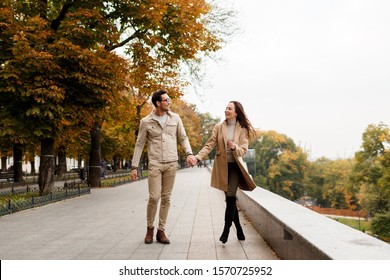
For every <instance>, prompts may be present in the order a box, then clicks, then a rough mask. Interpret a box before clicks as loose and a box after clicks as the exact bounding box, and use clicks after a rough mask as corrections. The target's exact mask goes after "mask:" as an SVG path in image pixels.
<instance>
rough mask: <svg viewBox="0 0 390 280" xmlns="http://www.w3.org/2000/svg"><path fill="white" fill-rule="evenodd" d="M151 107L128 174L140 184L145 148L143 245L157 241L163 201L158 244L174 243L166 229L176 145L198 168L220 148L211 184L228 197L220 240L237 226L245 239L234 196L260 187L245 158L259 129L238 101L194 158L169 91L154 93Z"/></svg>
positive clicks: (239, 236) (143, 120)
mask: <svg viewBox="0 0 390 280" xmlns="http://www.w3.org/2000/svg"><path fill="white" fill-rule="evenodd" d="M152 103H153V105H154V107H155V109H154V110H153V111H152V112H151V113H150V114H149V115H148V116H146V117H144V118H143V119H142V120H141V123H140V126H139V133H138V137H137V141H136V144H135V148H134V155H133V161H132V166H131V173H130V176H131V178H132V179H133V180H137V178H138V165H139V161H140V158H141V154H142V151H143V148H144V146H145V144H147V149H148V160H149V163H148V188H149V200H148V205H147V211H146V218H147V232H146V236H145V243H147V244H150V243H152V242H153V236H154V220H155V216H156V213H157V205H158V202H159V201H160V199H161V204H160V209H159V221H158V227H157V233H156V240H157V241H158V242H160V243H163V244H170V240H169V239H168V238H167V237H166V235H165V232H164V229H165V224H166V220H167V216H168V211H169V207H170V197H171V193H172V189H173V185H174V181H175V175H176V170H177V167H178V166H177V165H178V164H177V161H178V153H177V141H179V142H180V144H181V145H182V147H183V148H184V150H185V152H186V154H187V159H186V161H187V164H188V165H189V166H195V165H196V164H197V163H198V161H201V160H203V158H205V157H206V156H207V155H208V154H209V153H210V152H211V151H212V150H213V148H214V147H215V146H216V149H217V150H216V156H215V158H214V165H213V170H212V174H211V186H212V187H215V188H217V189H220V190H222V191H224V192H225V195H226V210H225V226H224V229H223V232H222V235H221V237H220V239H219V240H220V241H221V242H222V243H226V242H227V240H228V236H229V231H230V227H231V226H232V224H233V223H234V225H235V227H236V230H237V238H238V239H239V240H245V235H244V232H243V230H242V227H241V225H240V221H239V216H238V211H237V207H236V193H237V189H238V188H241V189H243V190H248V191H251V190H253V189H254V188H255V187H256V185H255V183H254V182H253V180H252V179H251V178H250V176H249V174H248V172H247V171H246V169H245V167H244V164H243V160H242V157H243V155H244V154H245V153H246V152H247V150H248V145H249V139H250V137H252V136H254V135H255V130H254V128H253V127H252V125H251V123H250V121H249V120H248V118H247V116H246V114H245V112H244V109H243V107H242V105H241V104H240V103H239V102H237V101H231V102H229V104H228V105H227V106H226V109H225V120H224V121H223V122H221V123H219V124H217V125H216V126H215V127H214V128H213V132H212V136H211V137H210V139H209V140H208V141H207V142H206V143H205V145H204V146H203V148H202V149H201V150H200V151H199V152H198V153H197V154H196V155H193V153H192V149H191V146H190V143H189V140H188V137H187V135H186V132H185V129H184V126H183V123H182V120H181V118H180V117H179V115H178V114H176V113H173V112H171V111H170V110H169V107H170V104H171V99H170V98H169V96H168V94H167V92H166V91H164V90H159V91H156V92H154V93H153V95H152Z"/></svg>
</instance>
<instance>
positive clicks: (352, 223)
mask: <svg viewBox="0 0 390 280" xmlns="http://www.w3.org/2000/svg"><path fill="white" fill-rule="evenodd" d="M334 219H335V220H337V221H339V222H340V223H342V224H344V225H347V226H349V227H351V228H354V229H357V230H360V231H362V232H366V233H369V232H371V222H370V221H366V220H365V219H360V220H358V219H348V218H334Z"/></svg>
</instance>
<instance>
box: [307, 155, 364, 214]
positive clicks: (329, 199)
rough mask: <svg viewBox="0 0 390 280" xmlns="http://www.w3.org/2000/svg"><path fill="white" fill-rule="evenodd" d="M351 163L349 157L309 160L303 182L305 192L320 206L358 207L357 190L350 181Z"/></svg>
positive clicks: (354, 208) (352, 162) (353, 208)
mask: <svg viewBox="0 0 390 280" xmlns="http://www.w3.org/2000/svg"><path fill="white" fill-rule="evenodd" d="M353 165H354V161H353V160H351V159H338V160H330V159H327V158H324V157H322V158H319V159H317V160H315V161H313V162H310V165H309V168H308V170H307V172H306V176H305V182H304V185H305V193H306V194H307V195H309V196H310V197H312V198H314V199H315V200H316V201H317V203H318V204H319V205H321V206H322V207H334V208H337V209H352V210H356V209H358V208H359V205H358V201H357V195H358V190H357V189H356V188H354V187H353V185H352V183H351V181H350V178H351V173H352V168H353Z"/></svg>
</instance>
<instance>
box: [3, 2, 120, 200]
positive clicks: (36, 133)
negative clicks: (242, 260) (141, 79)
mask: <svg viewBox="0 0 390 280" xmlns="http://www.w3.org/2000/svg"><path fill="white" fill-rule="evenodd" d="M95 2H96V3H99V2H100V1H95ZM7 3H8V4H9V5H10V6H8V7H12V8H13V9H12V11H13V12H14V13H13V14H11V20H10V21H8V25H6V27H5V29H6V30H10V29H11V28H12V27H13V25H16V26H18V29H16V33H14V36H13V40H14V41H13V44H12V45H9V48H10V53H12V55H11V56H9V57H8V58H7V60H6V61H5V62H4V63H3V64H2V68H1V73H0V75H1V78H2V79H1V80H2V84H1V86H2V87H1V89H2V91H1V92H2V95H1V97H0V104H1V106H2V109H3V110H2V116H3V118H2V128H3V129H2V134H3V135H7V136H8V137H9V138H10V139H11V141H13V142H14V143H15V144H23V143H24V142H26V141H30V140H31V139H37V140H39V141H41V165H40V172H39V186H40V192H41V193H47V192H50V191H51V188H52V186H53V172H54V161H53V160H54V143H55V139H56V138H57V137H59V135H61V134H62V133H63V132H64V130H66V129H67V128H69V127H72V126H75V125H78V124H81V125H82V126H84V127H90V128H93V127H95V126H94V124H95V122H96V121H99V120H100V119H101V118H104V112H105V108H106V107H107V106H109V105H111V104H113V102H114V101H115V100H116V96H118V94H119V93H120V92H121V90H122V89H123V85H124V82H123V81H124V74H125V73H126V70H125V69H126V67H127V64H126V62H125V61H124V59H122V58H119V57H118V56H117V55H116V54H113V53H110V52H108V51H107V50H106V49H105V48H104V45H105V44H106V42H107V40H110V38H111V33H109V32H107V30H108V28H107V21H104V20H103V18H102V14H100V13H98V12H96V11H97V10H96V9H95V8H96V6H94V5H91V4H93V3H92V2H91V1H83V2H82V3H79V4H77V5H76V4H75V3H76V2H73V1H69V2H65V3H62V2H58V1H50V4H48V1H31V2H30V1H18V2H13V1H9V2H7ZM7 3H6V4H7ZM35 4H36V5H35ZM102 5H103V3H101V5H100V7H103V6H102ZM66 14H68V15H69V16H68V17H65V15H66ZM54 16H56V17H54ZM99 20H101V22H103V24H101V25H100V26H95V27H92V26H93V25H95V23H96V22H99ZM9 22H11V23H9ZM103 26H105V27H106V29H105V30H106V32H105V33H101V32H102V30H103ZM98 164H99V165H100V162H99V163H98ZM99 173H100V169H99ZM99 178H100V175H99Z"/></svg>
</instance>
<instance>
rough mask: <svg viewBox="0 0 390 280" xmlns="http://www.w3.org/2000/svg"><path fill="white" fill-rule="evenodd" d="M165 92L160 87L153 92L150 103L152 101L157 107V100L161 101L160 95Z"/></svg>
mask: <svg viewBox="0 0 390 280" xmlns="http://www.w3.org/2000/svg"><path fill="white" fill-rule="evenodd" d="M166 93H167V91H166V90H163V89H160V90H157V91H155V92H153V95H152V103H153V105H154V107H157V101H161V95H163V94H166Z"/></svg>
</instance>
